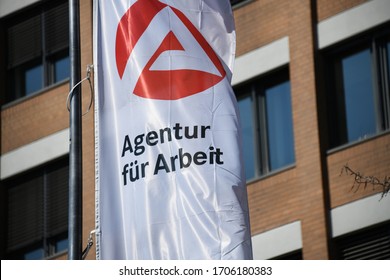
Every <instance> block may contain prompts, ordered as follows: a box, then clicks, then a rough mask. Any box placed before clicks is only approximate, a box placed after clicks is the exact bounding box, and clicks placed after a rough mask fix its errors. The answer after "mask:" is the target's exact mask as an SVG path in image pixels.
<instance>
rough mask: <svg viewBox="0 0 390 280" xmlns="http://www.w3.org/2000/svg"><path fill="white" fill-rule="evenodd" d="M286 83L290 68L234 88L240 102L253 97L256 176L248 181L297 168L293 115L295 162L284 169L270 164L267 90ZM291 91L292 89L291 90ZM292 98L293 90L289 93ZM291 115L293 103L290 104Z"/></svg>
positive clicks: (281, 69) (277, 70) (276, 70)
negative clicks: (273, 167) (272, 167)
mask: <svg viewBox="0 0 390 280" xmlns="http://www.w3.org/2000/svg"><path fill="white" fill-rule="evenodd" d="M285 82H289V83H290V85H291V81H290V77H289V69H288V67H281V68H278V69H275V70H273V71H271V72H269V73H267V74H265V75H261V76H258V77H256V78H254V79H251V80H249V81H246V82H244V83H242V84H239V85H236V86H234V92H235V95H236V98H237V101H238V102H239V101H240V99H242V98H245V97H251V103H252V104H251V110H252V123H253V126H254V127H253V128H252V132H253V145H254V146H253V153H254V155H255V157H254V175H253V177H250V178H247V181H248V182H250V181H254V180H258V179H262V178H265V177H268V176H271V175H273V174H275V173H279V172H283V171H285V170H287V169H290V168H292V167H294V166H295V164H296V158H295V139H294V123H293V120H292V117H293V116H292V114H291V126H292V131H293V136H292V139H291V141H292V143H291V144H292V147H293V153H294V160H293V162H292V163H291V164H286V165H284V166H282V167H279V168H275V169H271V163H270V151H269V150H270V146H269V143H268V134H269V130H268V127H267V126H268V125H267V105H266V97H265V92H266V90H267V89H269V88H272V87H273V86H277V85H281V84H283V83H285ZM290 89H291V88H290ZM289 94H290V98H291V90H290V92H289ZM290 106H291V113H292V103H291V102H290Z"/></svg>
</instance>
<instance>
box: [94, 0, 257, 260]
mask: <svg viewBox="0 0 390 280" xmlns="http://www.w3.org/2000/svg"><path fill="white" fill-rule="evenodd" d="M94 13H95V19H94V65H95V89H96V97H95V119H96V120H95V134H96V148H95V151H96V229H97V246H96V248H97V250H96V254H97V258H98V259H141V260H147V259H217V260H218V259H251V258H252V248H251V238H250V225H249V213H248V202H247V193H246V185H245V176H244V171H243V170H244V169H243V163H242V158H241V157H242V154H241V137H240V130H239V119H238V108H237V102H236V99H235V96H234V93H233V90H232V87H231V84H230V81H231V76H232V68H233V63H234V55H235V29H234V20H233V15H232V10H231V6H230V2H229V1H228V0H218V1H215V0H191V1H188V0H165V1H163V0H161V1H157V0H138V1H134V0H116V1H106V0H95V11H94Z"/></svg>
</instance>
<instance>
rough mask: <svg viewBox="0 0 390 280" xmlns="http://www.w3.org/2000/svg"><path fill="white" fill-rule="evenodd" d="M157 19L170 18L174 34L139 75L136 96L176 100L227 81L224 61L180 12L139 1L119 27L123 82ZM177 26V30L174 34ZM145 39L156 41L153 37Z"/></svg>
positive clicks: (170, 32) (118, 60)
mask: <svg viewBox="0 0 390 280" xmlns="http://www.w3.org/2000/svg"><path fill="white" fill-rule="evenodd" d="M165 9H169V11H164V10H165ZM156 16H157V17H160V18H163V20H164V17H167V16H169V18H167V20H169V22H170V24H171V27H170V28H171V30H168V31H167V34H166V36H165V37H164V38H163V40H162V41H161V43H160V44H159V46H158V48H157V49H156V50H155V51H154V53H153V54H152V55H151V56H150V58H149V60H148V61H147V62H146V64H145V66H144V68H143V69H142V71H141V72H140V75H139V78H138V80H137V81H136V83H135V87H134V89H133V92H134V94H136V95H138V96H140V97H144V98H150V99H159V100H177V99H180V98H184V97H187V96H191V95H194V94H197V93H199V92H202V91H204V90H206V89H208V88H211V87H213V86H214V85H216V84H217V83H219V82H220V81H221V80H222V79H224V77H225V76H226V72H225V70H224V68H223V65H222V63H221V61H220V60H219V58H218V56H217V55H216V53H215V52H214V50H213V49H212V48H211V46H210V45H209V44H208V42H207V41H206V39H205V38H204V37H203V35H202V34H201V33H200V32H199V31H198V29H197V28H196V27H195V26H194V25H193V24H192V22H191V21H190V20H189V19H188V18H187V17H186V16H185V15H184V14H183V13H182V12H181V11H179V10H178V9H176V8H173V7H170V6H168V5H166V4H164V3H162V2H160V1H157V0H139V1H137V2H136V3H134V4H133V5H132V6H131V7H130V9H129V10H128V11H127V12H126V14H125V15H124V16H123V17H122V18H121V20H120V22H119V24H118V28H117V34H116V49H115V51H116V64H117V69H118V74H119V76H120V78H121V79H122V78H123V74H124V72H125V68H126V65H127V62H128V60H129V58H130V56H131V55H132V52H133V50H134V48H135V47H136V45H137V43H139V41H140V40H142V39H141V36H144V35H145V33H148V32H151V33H152V32H153V31H154V29H153V28H152V27H150V26H151V22H152V20H153V19H154V18H156ZM175 22H176V23H177V24H176V25H175ZM175 26H178V28H177V30H172V29H175ZM148 27H150V28H148ZM164 34H165V33H164ZM146 35H149V34H146ZM179 35H180V39H179V38H178V37H179ZM145 37H149V38H154V37H153V34H150V35H149V36H145Z"/></svg>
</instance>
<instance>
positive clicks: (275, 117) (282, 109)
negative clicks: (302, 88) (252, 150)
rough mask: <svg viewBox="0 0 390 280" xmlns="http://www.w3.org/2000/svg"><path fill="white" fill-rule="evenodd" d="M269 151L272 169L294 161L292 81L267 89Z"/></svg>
mask: <svg viewBox="0 0 390 280" xmlns="http://www.w3.org/2000/svg"><path fill="white" fill-rule="evenodd" d="M265 100H266V108H267V131H268V134H267V135H268V153H269V165H270V170H271V171H272V170H275V169H279V168H281V167H283V166H286V165H289V164H292V163H294V161H295V156H294V135H293V124H292V112H291V97H290V82H284V83H281V84H279V85H276V86H273V87H271V88H268V89H266V91H265Z"/></svg>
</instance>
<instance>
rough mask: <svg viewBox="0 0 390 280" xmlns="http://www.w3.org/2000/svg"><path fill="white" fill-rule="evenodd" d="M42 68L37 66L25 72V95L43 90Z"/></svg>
mask: <svg viewBox="0 0 390 280" xmlns="http://www.w3.org/2000/svg"><path fill="white" fill-rule="evenodd" d="M42 77H43V66H42V65H38V66H35V67H32V68H30V69H27V70H26V72H25V93H26V95H30V94H31V93H34V92H36V91H38V90H40V89H41V88H43V78H42Z"/></svg>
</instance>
